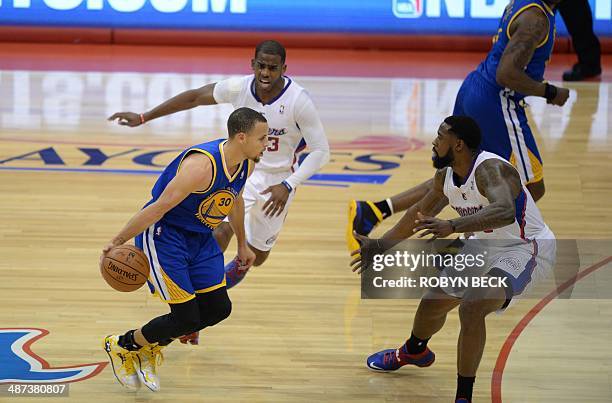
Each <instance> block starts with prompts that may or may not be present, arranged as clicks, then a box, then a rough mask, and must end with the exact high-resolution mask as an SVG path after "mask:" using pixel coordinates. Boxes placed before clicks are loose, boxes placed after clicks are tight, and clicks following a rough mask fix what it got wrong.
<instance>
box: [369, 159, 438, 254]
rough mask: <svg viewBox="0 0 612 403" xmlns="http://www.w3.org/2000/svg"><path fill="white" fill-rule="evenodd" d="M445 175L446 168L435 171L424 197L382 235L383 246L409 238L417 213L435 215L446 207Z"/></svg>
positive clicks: (412, 231)
mask: <svg viewBox="0 0 612 403" xmlns="http://www.w3.org/2000/svg"><path fill="white" fill-rule="evenodd" d="M445 176H446V168H445V169H439V170H438V171H437V172H436V175H435V176H434V179H433V186H432V187H431V188H430V189H429V191H428V192H427V194H426V195H425V197H423V198H422V199H421V200H420V201H419V202H418V203H416V204H414V205H413V206H412V207H410V208H409V209H408V210H406V213H405V214H404V216H403V217H402V218H401V220H399V222H398V223H397V224H395V226H394V227H393V228H391V229H390V230H389V231H387V232H386V233H385V235H383V237H382V238H381V241H383V242H384V245H385V247H387V244H392V245H391V246H393V245H395V244H396V243H398V242H400V241H402V240H404V239H406V238H409V237H410V236H411V235H412V234H413V233H414V228H415V226H416V221H417V216H418V213H421V214H422V215H426V216H436V215H437V214H439V213H440V211H442V209H443V208H444V207H446V205H448V199H447V198H446V196H445V195H444V178H445ZM391 246H389V247H391Z"/></svg>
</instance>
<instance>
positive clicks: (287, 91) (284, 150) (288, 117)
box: [232, 75, 305, 172]
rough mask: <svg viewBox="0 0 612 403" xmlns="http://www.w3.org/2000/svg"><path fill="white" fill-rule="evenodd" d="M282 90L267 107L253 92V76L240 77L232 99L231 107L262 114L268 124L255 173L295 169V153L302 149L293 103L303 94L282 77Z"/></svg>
mask: <svg viewBox="0 0 612 403" xmlns="http://www.w3.org/2000/svg"><path fill="white" fill-rule="evenodd" d="M283 78H284V80H285V87H284V88H283V90H282V91H281V93H280V94H279V95H278V96H277V97H276V98H274V99H273V100H271V101H270V102H269V103H267V104H263V103H262V102H261V100H260V99H259V97H258V96H257V94H256V93H255V76H254V75H249V76H244V77H240V78H239V79H237V80H239V81H237V85H239V87H240V89H239V94H238V96H237V98H236V99H235V100H232V105H233V106H234V108H240V107H247V108H251V109H254V110H256V111H257V112H260V113H262V114H263V115H264V116H265V117H266V120H267V121H268V126H269V127H270V128H269V130H268V148H267V149H266V151H265V152H264V154H263V157H262V158H261V160H260V161H259V162H258V163H257V169H258V170H264V171H271V172H282V171H288V170H289V169H290V168H291V167H293V168H294V169H295V168H297V165H296V153H298V152H300V151H301V149H303V148H304V147H305V142H304V140H303V136H302V132H301V130H300V128H299V127H298V125H297V123H296V116H295V112H296V101H297V99H298V96H299V95H300V94H301V93H302V92H305V90H304V88H302V87H301V86H300V85H299V84H297V83H296V82H295V81H293V80H292V79H291V78H289V77H287V76H284V77H283Z"/></svg>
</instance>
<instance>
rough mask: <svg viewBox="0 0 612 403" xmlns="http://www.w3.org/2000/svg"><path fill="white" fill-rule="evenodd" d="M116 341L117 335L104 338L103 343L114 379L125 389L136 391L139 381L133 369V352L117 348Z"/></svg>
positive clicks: (138, 387)
mask: <svg viewBox="0 0 612 403" xmlns="http://www.w3.org/2000/svg"><path fill="white" fill-rule="evenodd" d="M118 341H119V336H118V335H109V336H106V337H105V338H104V342H103V347H104V350H105V351H106V354H107V355H108V359H109V361H110V363H111V368H112V369H113V373H114V374H115V378H117V380H118V381H119V383H120V384H121V385H123V386H125V387H126V388H128V389H130V390H138V389H140V380H139V379H138V375H137V374H136V368H135V367H134V352H132V351H129V350H126V349H124V348H123V347H121V346H119V344H117V343H118Z"/></svg>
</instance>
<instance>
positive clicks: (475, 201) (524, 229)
mask: <svg viewBox="0 0 612 403" xmlns="http://www.w3.org/2000/svg"><path fill="white" fill-rule="evenodd" d="M488 159H499V160H502V161H504V162H506V163H508V164H510V163H509V162H508V161H506V160H505V159H503V158H501V157H500V156H498V155H496V154H493V153H490V152H487V151H481V152H480V154H479V155H478V157H477V158H476V161H475V162H474V165H473V167H472V170H471V171H470V174H469V175H468V177H467V179H466V181H465V182H464V183H463V184H461V185H460V186H457V184H455V182H454V179H453V170H452V168H450V167H449V168H446V177H445V179H444V195H445V196H446V197H447V198H448V201H449V204H450V206H451V207H452V208H453V209H454V210H455V211H456V212H457V213H458V214H459V215H460V216H461V217H465V216H470V215H473V214H476V213H477V212H479V211H480V210H482V209H483V208H484V207H486V206H488V205H489V201H488V200H487V198H486V197H484V196H483V195H482V194H480V191H479V190H478V186H477V185H476V178H475V173H476V168H478V166H479V165H480V164H482V163H483V162H484V161H486V160H488ZM514 203H515V209H516V212H515V218H514V222H513V223H512V224H510V225H506V226H505V227H501V228H496V229H492V230H487V231H482V232H478V233H476V238H479V239H504V240H513V239H523V240H531V239H536V238H539V237H540V236H541V235H542V234H545V233H546V232H547V231H549V229H548V227H547V225H546V224H545V223H544V219H543V218H542V214H541V213H540V210H539V209H538V207H537V206H536V204H535V202H534V201H533V198H532V197H531V194H530V193H529V191H528V190H527V188H526V187H525V186H524V185H521V192H520V193H519V195H518V196H517V198H516V199H515V201H514Z"/></svg>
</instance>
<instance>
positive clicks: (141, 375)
mask: <svg viewBox="0 0 612 403" xmlns="http://www.w3.org/2000/svg"><path fill="white" fill-rule="evenodd" d="M163 348H164V347H163V346H158V345H152V344H150V345H148V346H144V347H143V348H141V349H140V350H138V352H137V353H136V354H135V355H134V364H135V365H136V373H137V374H138V379H140V382H142V384H144V385H145V386H146V387H147V388H149V389H150V390H152V391H153V392H157V391H158V390H159V377H158V376H157V367H158V366H160V365H161V364H162V362H163V361H164V355H163V354H162V352H161V350H162V349H163Z"/></svg>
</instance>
